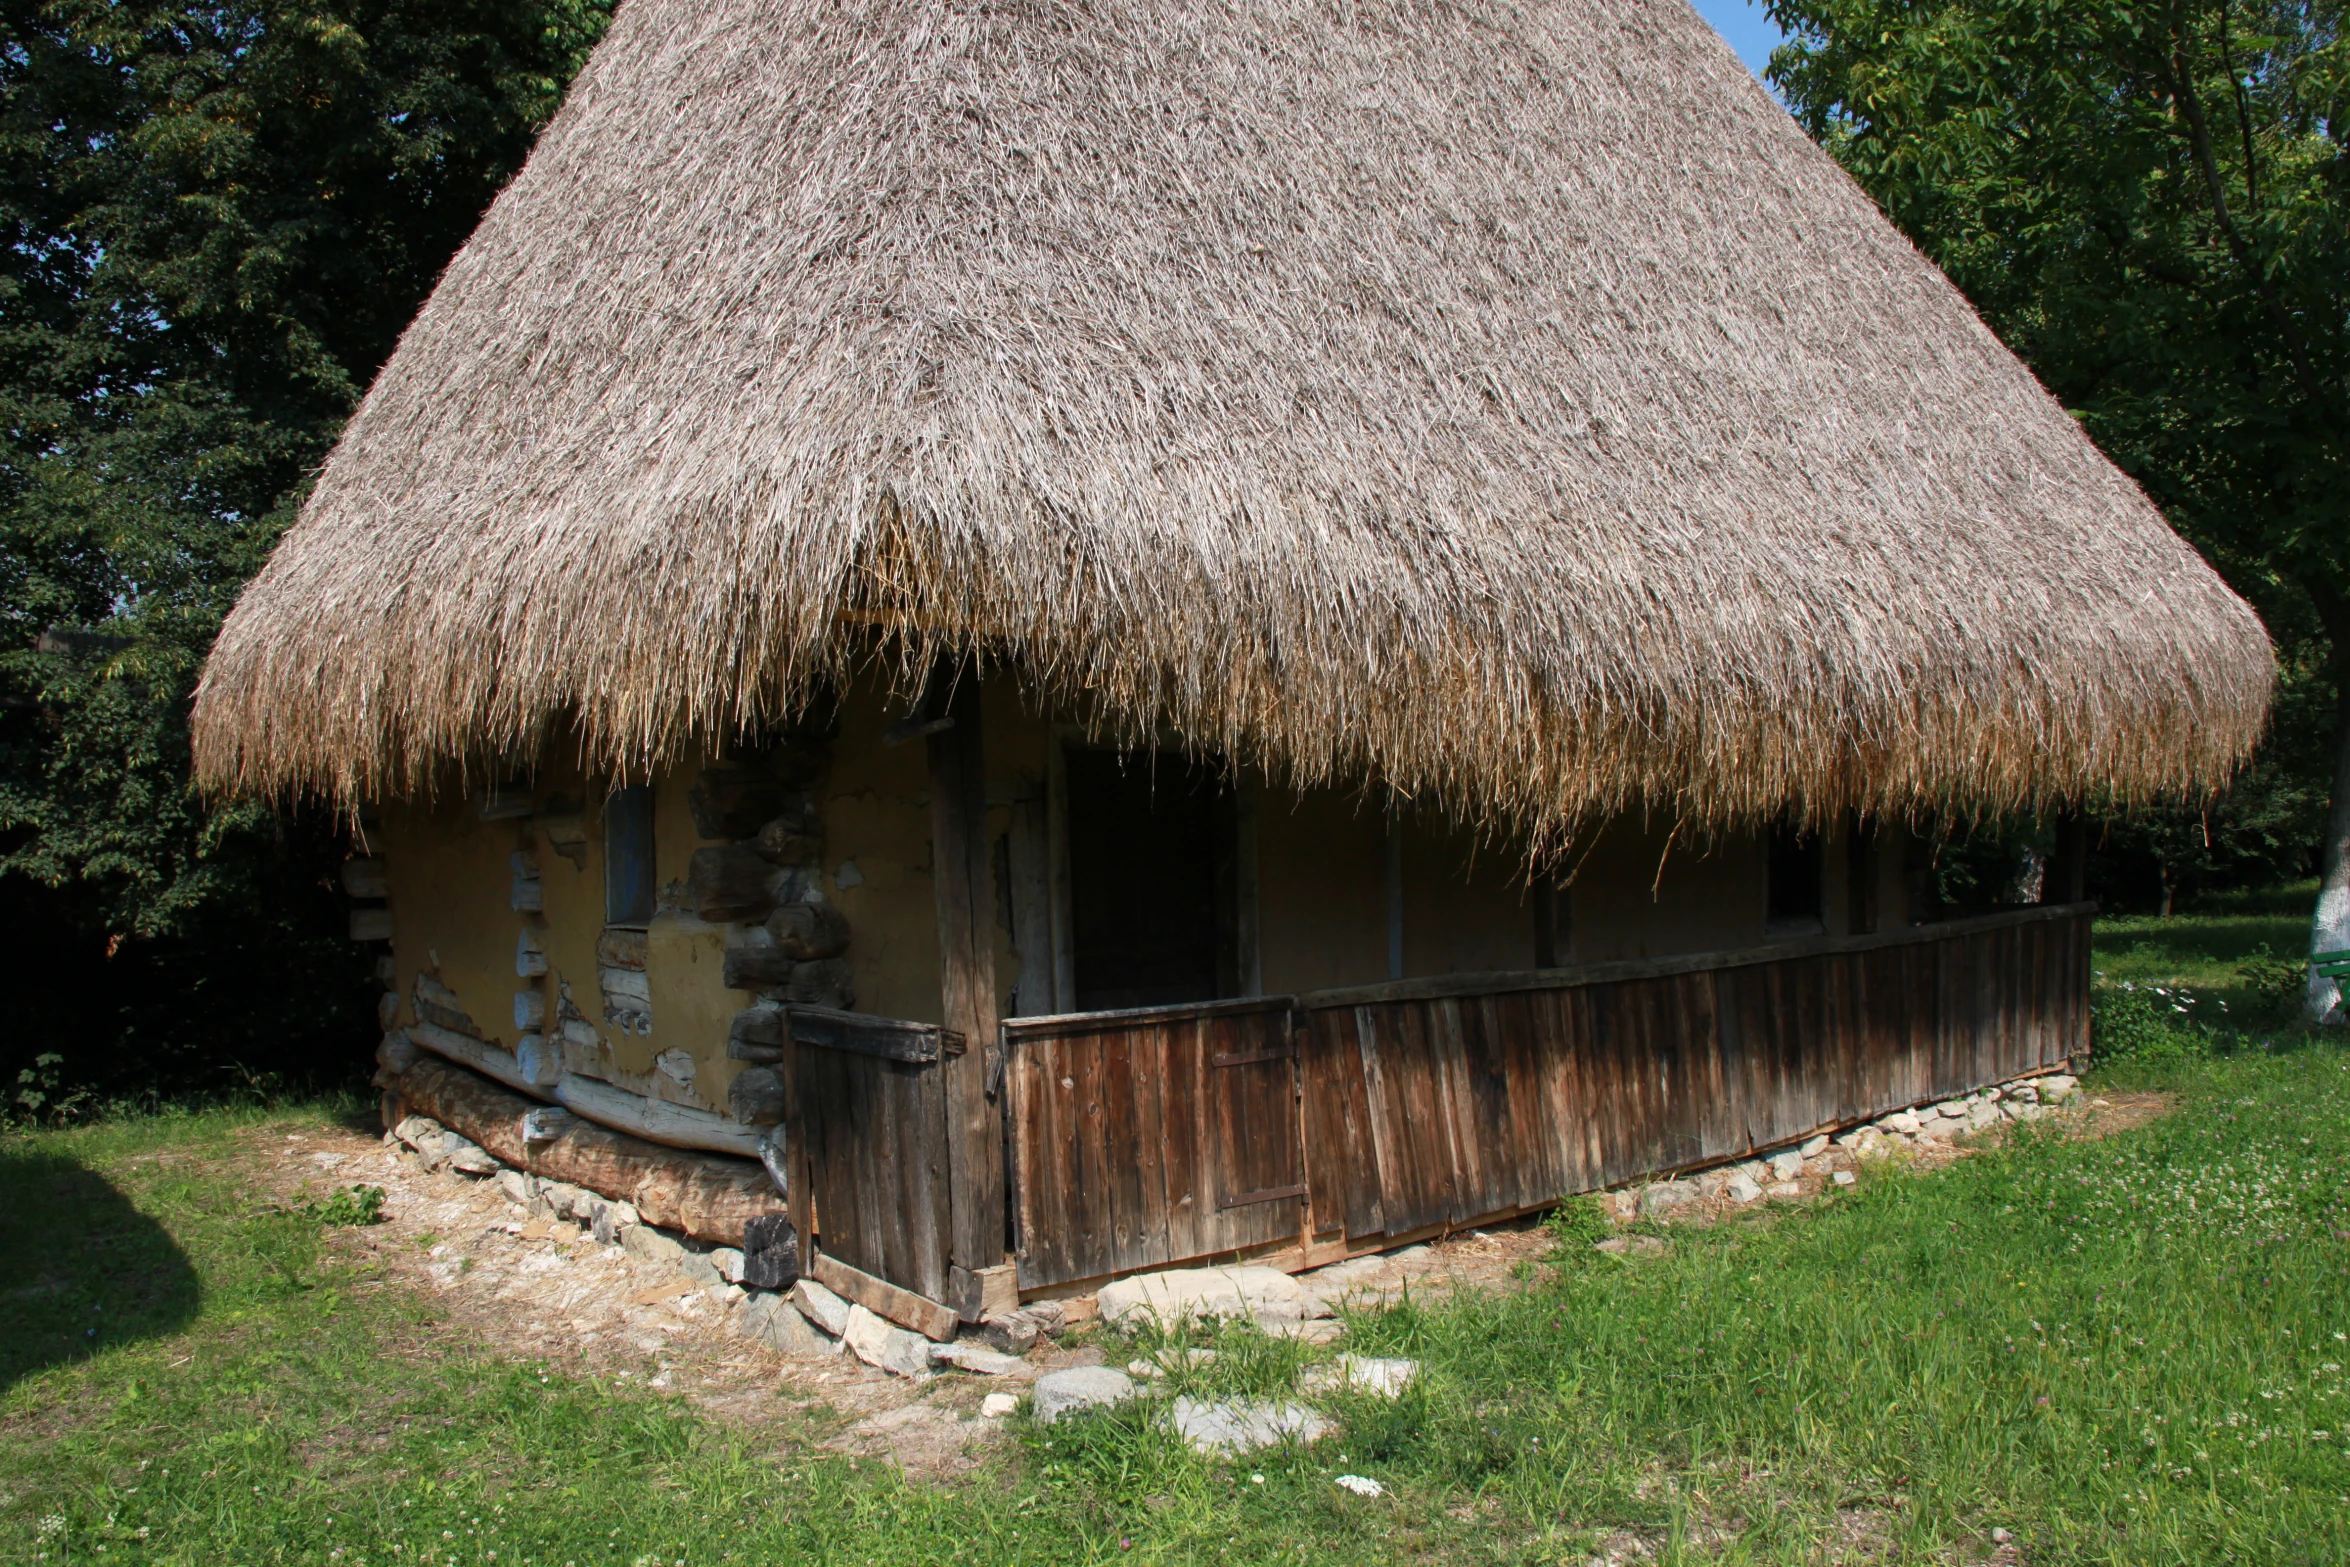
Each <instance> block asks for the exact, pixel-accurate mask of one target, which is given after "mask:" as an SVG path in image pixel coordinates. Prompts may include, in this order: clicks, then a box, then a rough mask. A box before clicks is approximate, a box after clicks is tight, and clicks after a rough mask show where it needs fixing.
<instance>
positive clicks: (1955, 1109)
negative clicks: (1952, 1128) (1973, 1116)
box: [1934, 1099, 1969, 1121]
mask: <svg viewBox="0 0 2350 1567" xmlns="http://www.w3.org/2000/svg"><path fill="white" fill-rule="evenodd" d="M1968 1108H1969V1107H1968V1105H1967V1102H1966V1101H1965V1100H1964V1099H1945V1100H1943V1101H1942V1102H1941V1103H1940V1104H1938V1105H1936V1106H1934V1113H1935V1114H1936V1115H1938V1116H1940V1117H1942V1119H1944V1120H1945V1121H1963V1120H1965V1119H1966V1113H1967V1110H1968Z"/></svg>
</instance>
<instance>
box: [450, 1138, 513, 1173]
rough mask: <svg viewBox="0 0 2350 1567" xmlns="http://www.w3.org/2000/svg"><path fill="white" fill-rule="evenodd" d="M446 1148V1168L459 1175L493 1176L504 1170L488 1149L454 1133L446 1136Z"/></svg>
mask: <svg viewBox="0 0 2350 1567" xmlns="http://www.w3.org/2000/svg"><path fill="white" fill-rule="evenodd" d="M446 1146H447V1148H448V1153H447V1156H446V1159H447V1164H448V1167H449V1168H450V1169H452V1170H455V1171H456V1172H457V1173H458V1174H460V1175H495V1174H497V1173H498V1172H499V1171H501V1170H503V1169H505V1168H506V1167H505V1166H504V1165H502V1164H500V1163H499V1162H498V1161H497V1159H496V1158H495V1157H494V1156H493V1155H492V1154H491V1153H490V1151H489V1150H488V1149H486V1148H483V1147H481V1146H480V1145H478V1144H476V1143H473V1142H469V1141H468V1140H466V1139H465V1138H462V1137H459V1136H458V1135H457V1134H456V1133H455V1132H451V1133H449V1134H448V1135H447V1139H446Z"/></svg>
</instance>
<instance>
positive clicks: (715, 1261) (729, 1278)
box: [710, 1246, 743, 1284]
mask: <svg viewBox="0 0 2350 1567" xmlns="http://www.w3.org/2000/svg"><path fill="white" fill-rule="evenodd" d="M710 1266H711V1267H713V1268H716V1269H717V1270H718V1276H719V1277H720V1278H722V1279H724V1280H725V1281H726V1282H727V1283H729V1284H740V1283H741V1282H742V1281H743V1254H742V1252H741V1251H740V1250H738V1249H737V1248H735V1247H732V1246H714V1247H712V1248H711V1249H710Z"/></svg>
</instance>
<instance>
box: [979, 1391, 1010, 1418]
mask: <svg viewBox="0 0 2350 1567" xmlns="http://www.w3.org/2000/svg"><path fill="white" fill-rule="evenodd" d="M1019 1407H1020V1400H1019V1397H1018V1396H1017V1395H1016V1394H1012V1393H990V1394H988V1395H987V1397H985V1398H983V1399H981V1400H980V1401H979V1418H980V1419H982V1420H1001V1419H1003V1418H1004V1416H1006V1415H1008V1414H1010V1413H1011V1412H1012V1411H1013V1410H1015V1409H1018V1408H1019Z"/></svg>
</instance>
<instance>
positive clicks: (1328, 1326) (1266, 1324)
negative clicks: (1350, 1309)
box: [1257, 1311, 1346, 1344]
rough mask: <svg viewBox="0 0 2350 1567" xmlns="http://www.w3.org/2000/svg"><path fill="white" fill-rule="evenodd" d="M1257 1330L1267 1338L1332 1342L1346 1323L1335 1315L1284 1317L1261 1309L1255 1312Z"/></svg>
mask: <svg viewBox="0 0 2350 1567" xmlns="http://www.w3.org/2000/svg"><path fill="white" fill-rule="evenodd" d="M1257 1331H1258V1332H1260V1333H1262V1334H1264V1335H1265V1337H1267V1338H1286V1339H1297V1340H1299V1341H1301V1342H1303V1343H1307V1344H1332V1343H1336V1342H1337V1341H1338V1338H1339V1336H1340V1335H1341V1334H1343V1333H1345V1332H1346V1324H1345V1323H1343V1322H1341V1321H1339V1320H1338V1319H1337V1318H1335V1317H1319V1318H1306V1317H1284V1316H1280V1315H1277V1314H1276V1313H1273V1312H1270V1311H1261V1312H1259V1313H1257Z"/></svg>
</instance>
